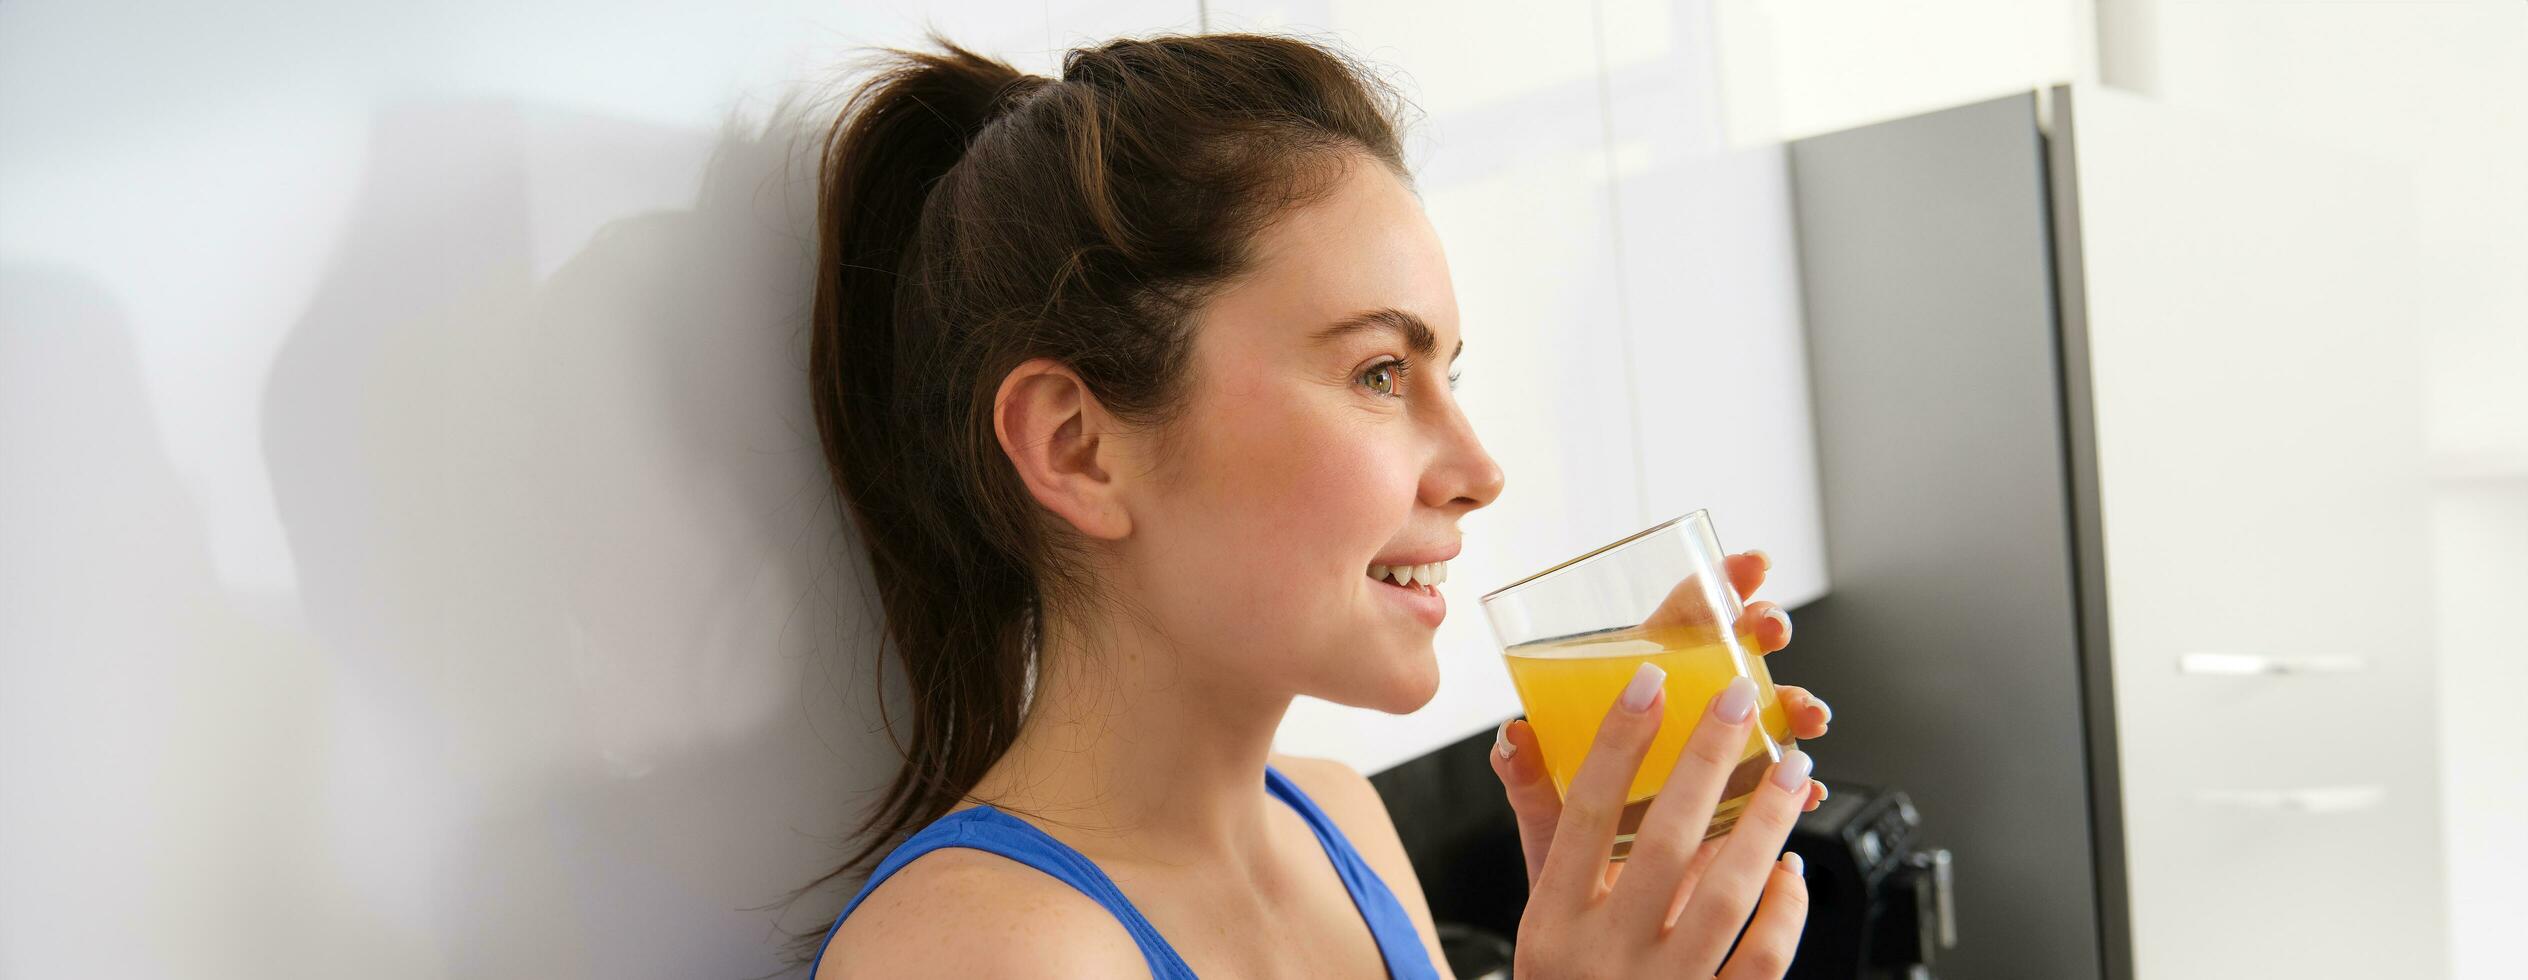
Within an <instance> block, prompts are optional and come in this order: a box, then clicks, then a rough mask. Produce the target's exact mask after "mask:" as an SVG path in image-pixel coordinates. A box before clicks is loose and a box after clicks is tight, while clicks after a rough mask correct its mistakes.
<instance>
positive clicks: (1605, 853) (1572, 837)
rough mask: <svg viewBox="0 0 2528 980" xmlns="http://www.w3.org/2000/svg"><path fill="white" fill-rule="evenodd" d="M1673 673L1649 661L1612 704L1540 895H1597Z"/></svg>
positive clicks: (1548, 857) (1549, 857)
mask: <svg viewBox="0 0 2528 980" xmlns="http://www.w3.org/2000/svg"><path fill="white" fill-rule="evenodd" d="M1667 677H1668V672H1667V671H1664V670H1661V669H1660V668H1659V665H1657V664H1653V663H1650V662H1648V661H1644V662H1643V663H1642V665H1641V667H1640V668H1639V669H1637V670H1635V671H1634V672H1633V679H1632V680H1631V681H1630V682H1629V683H1627V684H1626V685H1625V687H1624V692H1623V693H1622V694H1620V695H1618V696H1617V697H1616V699H1615V703H1613V704H1611V705H1608V706H1607V709H1606V717H1605V718H1604V719H1603V720H1601V721H1600V722H1598V733H1597V738H1596V739H1595V740H1593V741H1592V743H1591V744H1590V746H1589V755H1588V757H1587V758H1584V759H1582V760H1580V771H1579V772H1578V773H1576V774H1574V775H1573V776H1572V777H1571V786H1570V788H1569V789H1568V790H1566V791H1565V792H1564V793H1563V800H1562V819H1561V820H1559V821H1557V822H1556V824H1555V826H1554V839H1553V843H1552V845H1551V846H1549V847H1548V848H1547V849H1546V854H1545V866H1544V868H1543V869H1541V870H1540V871H1539V872H1538V873H1537V876H1536V893H1537V895H1539V896H1552V897H1553V900H1555V901H1559V902H1562V903H1564V904H1565V907H1576V906H1578V905H1580V904H1583V903H1586V902H1589V901H1591V900H1593V899H1595V898H1596V897H1597V889H1598V884H1599V879H1600V878H1601V876H1602V875H1603V874H1604V873H1605V871H1604V869H1605V867H1606V862H1607V861H1608V859H1609V858H1610V857H1611V855H1612V853H1613V849H1614V847H1615V825H1616V821H1617V820H1618V819H1619V818H1621V817H1622V816H1623V813H1624V800H1625V798H1626V797H1627V796H1629V795H1630V791H1631V789H1632V785H1633V776H1634V774H1635V773H1637V772H1640V771H1641V760H1642V756H1643V755H1645V754H1647V753H1648V752H1649V751H1650V740H1651V738H1652V737H1653V736H1655V735H1657V734H1658V732H1659V716H1660V714H1661V711H1662V708H1663V707H1664V706H1665V705H1666V704H1667V701H1668V695H1667V688H1666V686H1665V685H1666V681H1667Z"/></svg>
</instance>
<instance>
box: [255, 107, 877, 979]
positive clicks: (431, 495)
mask: <svg viewBox="0 0 2528 980" xmlns="http://www.w3.org/2000/svg"><path fill="white" fill-rule="evenodd" d="M774 118H775V120H776V121H775V122H773V123H771V124H769V125H750V124H745V123H742V122H731V123H730V124H728V125H726V126H724V127H723V129H722V131H721V132H719V133H718V134H716V136H715V135H713V134H707V133H688V132H677V131H665V130H659V129H656V128H652V127H646V126H641V125H636V124H631V123H626V122H621V121H617V120H610V119H603V118H594V117H589V116H585V115H578V114H573V113H569V112H564V111H560V110H554V109H545V108H538V107H533V106H522V105H518V104H515V103H511V102H494V101H486V102H477V103H453V104H448V103H432V104H418V105H403V106H395V107H390V108H387V109H385V110H383V111H382V112H381V113H380V114H379V115H378V117H377V121H376V129H375V131H374V134H373V137H372V140H371V145H370V149H369V158H370V162H369V173H368V176H367V179H366V182H365V186H364V189H363V190H362V192H361V195H360V197H359V200H358V203H357V204H356V205H355V208H354V211H353V215H354V217H353V219H352V222H351V224H350V226H349V228H348V229H347V230H346V231H345V233H344V235H343V238H342V240H341V244H340V246H339V248H338V250H337V252H336V255H335V258H334V260H333V264H332V267H331V269H330V271H329V272H328V273H327V275H326V277H325V282H324V285H323V286H321V287H320V288H319V290H318V291H317V293H316V295H315V296H314V298H313V301H312V303H311V305H310V307H309V309H308V310H307V312H306V314H305V315H304V316H303V317H302V318H301V320H300V322H299V324H298V325H297V327H296V329H295V330H294V332H293V333H292V334H291V335H290V337H289V339H288V341H287V343H286V345H285V346H284V347H283V349H282V350H281V352H280V354H279V356H278V357H277V358H276V360H275V363H274V365H273V368H272V372H271V377H270V381H269V384H268V386H267V388H266V390H265V393H264V394H265V397H264V411H263V420H264V423H263V439H264V449H265V455H266V460H267V463H268V465H269V467H270V476H271V482H272V486H273V490H274V498H275V502H276V505H277V507H278V510H279V514H280V517H281V521H282V523H283V524H284V525H285V527H286V529H287V533H288V538H289V546H290V551H291V553H292V555H293V557H294V559H295V561H296V565H297V569H298V576H299V581H300V601H301V603H302V604H303V608H304V613H305V619H306V626H307V628H308V629H309V630H310V631H311V632H312V634H313V636H312V643H313V645H314V646H315V648H316V649H317V650H318V651H320V652H321V655H322V656H323V657H325V658H327V659H329V660H330V661H331V662H332V670H331V676H330V684H331V690H330V691H328V692H326V693H324V694H323V695H321V700H322V702H323V705H324V707H323V708H321V709H320V710H321V711H322V712H323V713H324V714H325V715H326V717H324V718H322V719H319V720H318V722H317V724H318V726H319V727H318V730H319V731H324V732H327V733H328V734H327V736H326V737H327V738H328V739H329V750H330V756H329V757H328V758H325V759H324V760H323V761H322V763H321V764H322V765H323V766H324V767H325V772H324V775H323V779H322V785H321V788H320V789H317V790H315V791H314V792H311V793H307V794H306V795H300V796H293V797H292V800H293V802H295V803H298V804H301V805H305V806H308V807H311V808H321V809H322V811H323V814H322V817H321V818H320V819H321V820H322V821H323V822H324V823H325V824H326V825H327V827H328V828H329V831H330V834H331V835H332V839H331V840H330V841H328V842H322V843H309V844H305V845H302V846H318V847H331V848H334V849H335V851H336V853H334V854H332V855H330V856H328V857H327V858H326V859H325V860H324V861H323V862H318V863H319V864H322V865H325V866H328V867H331V868H334V869H335V870H334V871H333V872H331V873H336V874H341V875H347V876H350V877H352V878H355V879H357V880H356V881H352V882H348V883H346V885H347V889H346V890H348V891H350V892H352V893H353V894H356V895H359V896H363V897H364V899H365V900H366V901H368V902H369V903H371V904H373V905H376V906H381V907H382V908H380V910H379V911H377V912H376V913H375V914H376V915H377V917H379V918H382V919H385V920H388V921H392V922H394V923H396V924H398V925H399V926H400V927H401V928H402V929H404V930H406V931H407V933H408V934H407V936H406V938H405V939H404V940H403V941H402V942H401V943H398V944H390V945H389V947H387V948H388V949H389V950H392V951H393V952H395V953H397V954H406V953H408V954H410V956H409V958H406V959H404V960H403V961H404V962H406V963H428V964H432V965H431V966H429V967H427V968H423V969H419V970H416V971H414V974H413V975H429V976H442V975H444V976H615V977H645V976H658V977H667V976H674V977H710V976H722V977H738V976H754V975H759V974H763V973H767V972H770V971H773V970H775V969H777V968H778V967H779V966H780V962H779V960H778V951H777V949H776V948H775V944H776V943H777V942H778V941H779V940H780V939H781V938H783V937H782V936H781V935H780V934H779V932H778V931H777V930H778V929H783V928H786V929H790V930H804V929H814V928H819V927H821V925H822V923H823V919H822V918H821V917H830V915H831V913H832V911H833V910H834V909H835V908H838V907H839V905H840V900H841V896H839V895H833V896H825V895H820V896H817V897H816V898H815V899H814V900H808V901H801V902H798V903H797V904H796V905H795V906H793V907H791V908H790V909H789V911H788V914H784V915H776V913H774V912H766V911H750V909H759V908H761V907H763V906H765V905H767V903H772V902H776V901H777V900H779V899H780V898H781V897H782V896H783V895H784V894H785V893H786V892H787V891H788V890H790V889H792V888H794V887H796V886H798V885H801V884H803V883H805V882H806V881H808V880H810V879H812V878H813V877H815V876H816V875H818V874H821V873H823V872H824V871H826V870H828V869H830V868H831V867H832V866H833V865H834V864H835V863H837V862H838V861H839V860H840V859H841V856H842V852H841V851H840V850H839V846H840V841H839V840H838V839H837V838H836V836H835V835H836V834H838V833H839V832H840V831H842V830H843V829H844V828H845V826H846V824H847V822H848V820H849V818H851V817H853V816H855V815H856V811H855V810H851V809H847V808H846V803H847V801H851V800H855V799H858V798H859V797H860V796H861V795H862V794H864V793H866V792H867V791H869V790H870V789H872V788H874V787H877V786H881V785H883V782H884V780H885V779H886V778H887V777H888V776H889V775H891V774H892V772H893V768H894V765H895V763H896V756H895V754H894V751H893V749H892V748H891V747H890V746H889V745H888V742H887V739H886V737H885V735H884V734H883V733H881V732H879V731H878V730H877V727H876V722H875V721H874V719H875V718H876V705H875V700H874V696H875V695H874V691H873V688H872V684H871V682H870V677H871V674H870V664H869V657H870V656H872V655H874V652H875V651H876V650H877V648H878V647H877V643H876V635H877V623H878V617H877V612H876V609H875V607H874V603H873V601H872V600H868V599H865V598H863V597H864V596H866V595H867V594H868V592H867V590H866V589H865V588H864V583H865V581H866V579H867V574H868V573H867V569H866V559H865V558H864V557H862V553H861V551H860V547H859V544H858V542H857V540H856V539H854V537H852V536H851V534H850V533H849V532H848V529H847V527H846V526H845V525H844V523H843V522H841V521H840V520H839V519H838V518H837V516H836V511H835V508H834V502H833V495H832V491H831V490H830V489H829V484H828V482H827V479H826V475H825V470H824V464H823V461H822V457H821V455H820V453H819V450H818V448H817V443H816V434H815V428H814V423H813V421H812V419H811V418H810V416H809V412H808V404H807V398H806V391H805V379H804V366H805V363H806V342H807V334H806V331H805V323H806V313H807V307H808V283H809V266H808V261H809V257H810V251H811V246H812V241H813V215H812V203H813V197H814V178H815V172H816V170H815V165H814V164H815V158H814V145H815V141H816V137H817V135H818V134H817V132H816V129H815V126H814V125H813V121H812V120H809V121H808V122H807V124H805V125H803V124H802V123H801V121H800V117H799V115H798V114H797V113H795V112H792V111H788V110H784V111H781V112H777V113H775V115H774ZM697 171H698V175H699V181H700V191H699V193H698V194H696V195H695V196H694V198H693V199H692V201H691V202H690V204H689V205H688V206H683V207H677V208H671V209H666V210H648V211H646V212H645V213H637V214H634V215H633V216H631V217H624V218H619V219H616V220H610V221H605V222H604V223H603V224H602V226H599V227H596V228H595V230H594V234H593V236H591V237H589V238H588V239H586V240H585V244H584V245H581V243H580V242H578V241H574V240H569V239H570V238H571V237H572V230H571V222H572V220H573V219H574V218H578V217H585V216H589V215H594V216H595V217H594V218H590V219H589V220H591V221H594V220H602V219H603V218H605V217H608V216H611V215H616V214H623V213H626V212H627V211H628V210H630V208H627V207H613V206H610V205H609V204H608V202H609V201H610V200H613V199H618V198H628V197H636V196H637V195H638V193H640V192H641V191H643V190H646V189H649V188H657V187H675V186H691V181H692V180H693V178H694V175H695V174H696V172H697ZM643 206H651V207H654V202H653V203H650V204H645V205H643ZM573 209H577V210H576V211H574V210H573ZM548 245H549V246H552V247H550V248H540V247H541V246H548ZM574 246H576V247H577V250H576V252H575V253H566V252H565V251H564V250H565V249H567V248H570V247H574ZM540 250H541V251H543V252H549V253H551V254H553V255H556V256H559V255H564V254H567V258H566V259H563V260H561V261H559V262H558V263H557V264H556V265H555V267H554V268H553V269H552V271H551V272H550V274H549V275H544V274H541V273H540V269H539V262H540V258H539V251H540ZM276 911H277V910H276ZM254 914H273V913H271V912H266V913H254ZM319 921H321V919H320V920H319ZM278 945H279V944H275V946H274V947H268V948H277V947H278ZM375 955H376V951H375V950H372V951H371V953H370V954H369V955H367V956H362V957H359V958H357V959H351V958H346V959H344V960H343V961H341V962H334V963H326V964H321V965H322V966H324V967H327V968H350V967H353V966H355V965H356V966H357V967H358V968H359V969H360V970H361V971H362V972H364V973H368V974H371V975H375V974H376V973H378V972H379V971H378V970H377V966H378V965H379V963H378V962H377V960H376V958H375ZM307 965H309V966H316V965H319V964H307ZM293 966H295V964H293ZM386 972H388V973H393V972H394V968H392V967H390V968H389V969H388V970H387V971H386Z"/></svg>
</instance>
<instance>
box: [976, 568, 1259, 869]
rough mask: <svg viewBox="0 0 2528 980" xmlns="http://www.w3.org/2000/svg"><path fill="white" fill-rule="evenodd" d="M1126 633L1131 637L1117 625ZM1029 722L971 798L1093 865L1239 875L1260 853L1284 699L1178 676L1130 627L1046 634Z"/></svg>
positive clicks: (1171, 657)
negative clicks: (1115, 862)
mask: <svg viewBox="0 0 2528 980" xmlns="http://www.w3.org/2000/svg"><path fill="white" fill-rule="evenodd" d="M1127 624H1129V625H1127ZM1037 664H1038V668H1037V677H1036V687H1035V692H1034V695H1033V698H1032V700H1031V702H1030V704H1029V707H1028V711H1027V717H1026V720H1025V722H1024V723H1022V724H1021V725H1020V727H1019V734H1018V737H1017V739H1016V740H1015V742H1014V743H1013V744H1012V745H1011V747H1010V750H1009V752H1008V753H1007V754H1005V755H1003V756H1002V757H1001V759H1000V761H999V762H997V763H995V764H994V765H993V767H992V769H991V771H990V772H988V773H986V774H985V775H984V777H983V779H982V781H981V782H980V783H978V784H977V785H976V787H975V789H974V791H973V793H972V794H970V796H971V798H972V799H974V800H976V801H978V802H984V803H991V804H993V805H995V806H998V807H1000V808H1002V809H1004V810H1009V811H1012V812H1019V813H1024V814H1027V815H1028V816H1031V817H1035V818H1037V822H1038V823H1039V824H1040V825H1043V826H1044V827H1045V829H1046V830H1047V831H1048V832H1051V833H1053V834H1054V835H1055V836H1056V837H1058V838H1061V839H1063V841H1064V842H1065V843H1067V844H1070V845H1072V846H1073V847H1074V848H1075V849H1078V850H1080V851H1082V852H1084V853H1087V854H1089V855H1090V856H1091V857H1092V858H1101V857H1103V858H1106V859H1120V860H1127V861H1136V862H1147V863H1152V864H1160V865H1194V864H1198V863H1199V864H1201V865H1203V866H1208V867H1214V868H1231V869H1236V868H1246V867H1255V866H1260V865H1262V864H1264V863H1265V862H1266V860H1267V856H1268V855H1269V854H1270V853H1271V847H1270V846H1269V842H1268V841H1269V838H1268V835H1267V827H1268V824H1267V813H1268V810H1267V807H1269V806H1274V805H1279V804H1276V803H1275V802H1274V801H1273V800H1271V799H1270V797H1269V796H1268V794H1267V793H1266V791H1265V788H1264V766H1265V763H1266V761H1267V760H1268V758H1269V757H1270V756H1271V755H1272V750H1273V733H1274V731H1275V730H1276V729H1277V728H1278V727H1279V726H1280V725H1281V720H1282V716H1283V715H1284V714H1285V713H1287V712H1288V711H1289V710H1290V701H1291V696H1290V695H1288V694H1279V695H1273V694H1259V693H1258V692H1256V691H1254V690H1252V689H1251V687H1249V688H1248V689H1243V690H1242V689H1240V687H1241V685H1240V684H1238V683H1235V682H1226V683H1224V681H1225V680H1226V679H1224V678H1222V677H1218V676H1212V675H1210V674H1207V673H1206V672H1204V671H1201V670H1199V669H1197V668H1192V667H1189V666H1188V665H1187V658H1186V657H1185V656H1184V652H1183V651H1182V650H1181V649H1178V648H1177V647H1176V646H1175V645H1174V644H1171V643H1168V642H1166V641H1165V640H1164V639H1163V638H1161V637H1159V636H1157V635H1155V634H1154V633H1152V632H1150V631H1148V630H1146V629H1143V628H1140V627H1139V624H1137V623H1133V622H1132V621H1131V620H1130V619H1129V618H1127V619H1125V620H1124V621H1122V622H1114V621H1109V622H1105V623H1100V624H1097V626H1096V628H1090V629H1083V628H1080V627H1079V626H1077V625H1072V624H1062V623H1058V622H1057V623H1055V624H1053V625H1052V626H1050V627H1049V628H1048V629H1046V630H1045V631H1044V638H1043V640H1042V643H1041V652H1040V654H1039V656H1038V660H1037Z"/></svg>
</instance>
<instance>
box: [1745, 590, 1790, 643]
mask: <svg viewBox="0 0 2528 980" xmlns="http://www.w3.org/2000/svg"><path fill="white" fill-rule="evenodd" d="M1738 622H1739V627H1738V630H1739V632H1741V633H1753V634H1755V638H1756V652H1757V653H1772V652H1773V651H1775V650H1779V649H1782V648H1783V647H1786V646H1790V645H1791V614H1790V613H1787V612H1784V611H1782V607H1781V605H1780V604H1778V603H1772V602H1750V603H1748V604H1747V606H1746V608H1745V609H1742V610H1740V611H1739V613H1738Z"/></svg>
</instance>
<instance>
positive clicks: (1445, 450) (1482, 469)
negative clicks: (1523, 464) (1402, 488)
mask: <svg viewBox="0 0 2528 980" xmlns="http://www.w3.org/2000/svg"><path fill="white" fill-rule="evenodd" d="M1506 482H1507V477H1506V475H1505V474H1503V473H1502V472H1501V464H1500V463H1498V462H1496V461H1494V460H1493V458H1492V454H1491V453H1488V452H1485V451H1484V448H1483V441H1482V440H1480V439H1477V438H1475V427H1474V424H1473V423H1472V422H1471V421H1469V420H1468V419H1467V418H1466V413H1464V412H1462V411H1458V410H1457V409H1456V407H1455V406H1453V405H1452V406H1450V410H1449V412H1448V427H1447V431H1446V432H1445V433H1444V434H1443V436H1442V439H1441V442H1440V452H1439V457H1438V458H1437V459H1435V460H1433V461H1432V465H1431V467H1430V469H1428V470H1426V471H1424V473H1423V475H1422V491H1423V493H1422V497H1423V500H1424V501H1425V502H1427V503H1429V504H1430V505H1432V506H1434V507H1444V508H1454V509H1457V512H1458V513H1460V514H1463V513H1466V512H1468V511H1474V510H1480V509H1482V508H1484V507H1487V506H1490V505H1491V503H1492V502H1493V501H1494V500H1497V499H1499V498H1500V496H1501V488H1502V486H1503V484H1505V483H1506Z"/></svg>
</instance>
